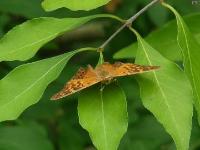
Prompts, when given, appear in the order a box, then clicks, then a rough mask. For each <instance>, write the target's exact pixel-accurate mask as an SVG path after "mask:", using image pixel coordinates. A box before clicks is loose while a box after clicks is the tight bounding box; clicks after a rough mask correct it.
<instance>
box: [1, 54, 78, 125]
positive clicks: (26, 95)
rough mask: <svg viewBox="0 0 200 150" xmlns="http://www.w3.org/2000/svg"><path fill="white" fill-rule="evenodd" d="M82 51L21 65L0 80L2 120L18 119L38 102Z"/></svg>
mask: <svg viewBox="0 0 200 150" xmlns="http://www.w3.org/2000/svg"><path fill="white" fill-rule="evenodd" d="M80 51H81V50H77V51H73V52H69V53H66V54H63V55H60V56H57V57H53V58H48V59H44V60H40V61H37V62H33V63H30V64H25V65H21V66H19V67H17V68H16V69H14V70H13V71H11V72H10V73H9V74H8V75H7V76H6V77H5V78H3V79H2V80H0V121H5V120H13V119H16V118H17V117H18V116H19V115H20V114H21V113H22V112H23V111H24V110H25V109H26V108H28V107H29V106H31V105H33V104H35V103H37V102H38V101H39V99H40V98H41V97H42V95H43V93H44V91H45V89H46V87H47V86H48V84H50V83H51V82H52V81H54V80H55V79H56V78H57V77H58V76H59V74H60V73H61V71H62V70H63V68H64V67H65V65H66V63H67V62H68V61H69V59H70V58H71V57H72V56H73V55H75V54H76V53H78V52H80Z"/></svg>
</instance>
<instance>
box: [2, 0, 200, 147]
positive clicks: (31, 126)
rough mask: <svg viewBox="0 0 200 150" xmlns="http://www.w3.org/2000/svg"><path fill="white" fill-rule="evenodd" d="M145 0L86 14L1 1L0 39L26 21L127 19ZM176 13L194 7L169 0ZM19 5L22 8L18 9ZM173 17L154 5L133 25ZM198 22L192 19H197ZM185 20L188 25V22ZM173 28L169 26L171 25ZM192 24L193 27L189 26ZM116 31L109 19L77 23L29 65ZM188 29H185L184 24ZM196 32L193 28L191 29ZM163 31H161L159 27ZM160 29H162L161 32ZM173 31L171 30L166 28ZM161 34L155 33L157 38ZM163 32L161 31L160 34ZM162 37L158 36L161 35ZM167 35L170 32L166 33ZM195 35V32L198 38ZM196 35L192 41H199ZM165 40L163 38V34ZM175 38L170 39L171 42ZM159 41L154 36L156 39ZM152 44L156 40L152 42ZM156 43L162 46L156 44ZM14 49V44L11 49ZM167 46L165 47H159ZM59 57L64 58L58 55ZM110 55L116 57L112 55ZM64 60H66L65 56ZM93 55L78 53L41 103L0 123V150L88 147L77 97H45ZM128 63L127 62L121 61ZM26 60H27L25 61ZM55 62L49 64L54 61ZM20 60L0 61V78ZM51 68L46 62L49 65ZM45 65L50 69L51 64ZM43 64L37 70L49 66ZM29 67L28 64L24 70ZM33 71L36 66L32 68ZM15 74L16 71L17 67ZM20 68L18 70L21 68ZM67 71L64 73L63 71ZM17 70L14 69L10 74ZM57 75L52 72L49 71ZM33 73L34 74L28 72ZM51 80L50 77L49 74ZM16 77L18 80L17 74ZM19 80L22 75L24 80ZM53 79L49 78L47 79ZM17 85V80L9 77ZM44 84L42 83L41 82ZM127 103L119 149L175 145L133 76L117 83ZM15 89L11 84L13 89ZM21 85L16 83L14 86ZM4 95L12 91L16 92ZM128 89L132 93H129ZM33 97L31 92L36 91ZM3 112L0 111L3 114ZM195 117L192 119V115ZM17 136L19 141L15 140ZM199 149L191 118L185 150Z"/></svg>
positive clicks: (146, 27)
mask: <svg viewBox="0 0 200 150" xmlns="http://www.w3.org/2000/svg"><path fill="white" fill-rule="evenodd" d="M148 2H149V1H148V0H134V1H133V0H113V1H112V3H110V4H108V5H106V6H103V7H101V8H98V9H95V10H92V11H90V12H85V11H79V12H72V11H70V10H68V9H65V8H62V9H58V10H56V11H54V12H45V11H44V10H43V9H42V7H41V0H28V1H27V0H15V1H12V0H1V1H0V36H3V35H4V34H5V33H6V32H7V31H9V30H10V29H11V28H12V27H14V26H15V25H17V24H21V23H23V22H24V21H26V20H28V19H32V18H35V17H44V16H50V17H58V18H62V17H80V16H82V17H83V16H88V15H93V14H97V13H114V14H116V15H118V16H120V17H122V18H128V17H130V16H131V15H133V14H134V13H136V12H137V11H138V10H139V9H140V8H141V7H143V6H144V5H145V4H146V3H148ZM169 2H170V4H172V5H173V6H174V7H175V8H176V9H177V10H178V11H179V12H180V13H181V14H182V15H192V13H195V12H199V10H200V7H199V6H197V5H195V6H194V5H192V4H191V1H187V0H184V1H183V0H176V1H172V0H171V1H169ZM22 7H23V9H22ZM173 17H174V16H173V15H172V14H171V13H170V12H169V11H167V10H166V9H163V8H162V7H160V6H158V7H154V8H153V9H150V10H149V11H148V12H147V13H145V14H144V15H143V16H141V17H140V18H139V19H138V20H137V21H136V22H135V24H134V27H135V28H136V29H137V30H138V31H139V32H140V33H141V34H142V35H143V36H146V35H147V34H148V33H150V32H152V31H154V30H155V29H157V28H159V29H162V28H163V25H164V24H165V23H167V22H168V21H169V20H171V19H172V18H173ZM197 18H198V17H197ZM188 22H190V21H188ZM174 24H175V22H174ZM198 24H200V20H198V19H197V21H196V24H192V25H193V28H192V29H193V30H192V31H193V32H195V33H197V31H198V33H200V31H199V30H198V29H197V28H199V26H198ZM195 25H196V26H195ZM118 27H119V23H117V22H116V21H113V20H108V19H100V20H98V21H93V22H90V23H87V24H86V25H83V26H82V27H81V28H79V29H76V30H73V31H71V32H68V33H66V34H64V35H62V36H60V37H58V38H56V39H55V40H53V41H51V42H50V43H48V44H46V45H45V46H44V47H42V49H41V50H40V51H39V52H38V53H37V54H36V55H35V57H34V58H32V59H31V60H29V61H30V62H32V61H36V60H40V59H44V58H48V57H50V56H55V55H58V54H63V53H66V52H67V51H70V50H72V49H78V48H80V47H86V46H94V47H96V46H99V45H100V44H101V43H102V42H103V41H104V40H105V39H106V38H107V37H108V36H109V35H110V34H111V33H113V32H114V31H115V30H116V29H117V28H118ZM189 27H190V26H189ZM195 29H197V30H195ZM163 30H164V29H163ZM161 31H162V30H161ZM172 31H173V30H172ZM161 33H162V32H158V34H161ZM163 33H165V34H166V33H167V32H163ZM163 33H162V36H163ZM171 33H173V32H171ZM198 35H199V34H198ZM198 35H197V37H199V36H198ZM167 37H169V36H167ZM175 38H176V37H175V35H174V36H173V35H172V36H171V37H170V39H164V40H165V41H166V40H168V41H170V40H171V39H175ZM158 39H159V38H158ZM133 40H135V41H136V37H135V36H134V35H133V34H132V33H131V32H130V31H128V30H125V31H123V32H122V33H121V34H120V35H119V36H117V38H115V39H114V40H113V41H112V42H111V43H110V44H109V46H108V47H107V49H106V50H105V51H106V52H105V54H106V60H109V61H111V62H112V61H114V60H113V59H112V57H113V54H115V53H116V52H117V51H118V50H120V49H121V48H123V47H125V46H127V45H129V44H132V43H133ZM156 42H157V41H156ZM160 43H162V42H160ZM11 46H13V47H15V45H11ZM165 47H166V48H168V47H167V46H165ZM162 54H164V56H166V57H167V58H170V59H171V60H175V61H179V60H180V55H179V54H177V53H173V51H172V52H170V53H167V50H166V52H163V53H162ZM63 57H64V56H63ZM115 57H117V56H116V54H115ZM66 59H67V58H66ZM97 59H98V56H97V55H95V53H94V54H93V53H86V54H84V55H83V54H78V55H77V56H75V57H73V59H72V61H70V63H69V64H68V65H67V67H66V68H65V69H64V71H63V72H62V75H61V76H60V77H59V78H58V80H56V81H55V82H54V83H52V84H51V85H50V86H49V87H48V88H47V90H46V91H45V93H44V96H43V97H42V100H41V101H40V102H39V103H37V104H35V105H34V106H32V107H30V108H28V109H27V110H26V111H25V112H24V113H23V114H22V115H21V116H20V118H19V119H17V120H16V121H7V122H3V123H1V124H0V133H1V134H0V149H3V150H12V149H13V150H25V149H30V148H32V149H41V150H53V149H58V150H65V149H68V150H86V149H94V148H93V146H92V143H91V141H90V138H89V135H88V133H87V132H86V131H84V130H83V129H82V128H81V127H80V125H79V123H78V117H77V116H78V115H77V100H75V99H77V95H73V96H71V97H68V98H66V99H65V100H64V101H58V102H52V101H49V99H50V96H52V94H53V93H55V92H56V91H57V90H58V89H60V88H61V87H62V85H63V83H65V82H66V81H67V80H68V79H69V78H70V77H71V76H72V75H73V73H74V72H75V71H76V70H77V69H78V68H79V67H80V66H83V65H85V64H96V63H97V62H96V60H97ZM127 60H128V61H129V58H127ZM29 61H27V62H29ZM56 61H57V60H56V58H55V59H54V60H52V61H51V63H52V65H53V64H55V63H56ZM22 63H23V62H19V61H14V62H1V63H0V77H1V78H3V77H4V76H5V75H7V74H8V73H9V72H10V71H11V70H13V69H14V68H15V67H16V66H18V65H19V64H22ZM50 65H51V64H50ZM52 65H51V66H52ZM51 66H46V65H45V64H44V66H43V68H45V67H46V68H47V69H48V67H51ZM25 67H29V66H25ZM35 67H38V66H37V65H36V66H35ZM18 69H19V70H20V68H18ZM22 69H24V68H22ZM69 70H70V71H69ZM16 71H18V70H16ZM55 71H58V70H55ZM34 73H35V72H34ZM55 76H56V75H55ZM20 77H21V76H20ZM24 78H25V77H24ZM52 78H53V77H52ZM13 80H16V81H18V80H19V79H13ZM49 80H51V79H49ZM45 82H47V81H45ZM119 83H120V84H121V85H122V87H123V89H124V90H125V93H126V95H127V100H128V106H129V107H128V112H129V127H128V132H127V133H126V134H125V136H124V137H123V139H122V142H121V144H120V147H119V149H122V150H132V149H137V150H155V149H159V150H173V149H175V146H174V144H173V141H172V139H171V138H170V137H169V135H168V134H167V133H166V132H165V131H164V129H163V127H162V126H161V125H160V124H159V123H158V122H157V121H156V120H155V118H154V117H153V116H152V115H151V113H150V112H149V111H147V110H146V109H145V108H144V107H143V106H142V104H141V100H140V98H139V86H138V84H137V82H136V81H135V79H134V78H132V77H130V78H125V79H120V81H119ZM17 86H18V85H16V87H17ZM20 86H21V85H20ZM9 91H11V92H13V93H15V92H16V88H14V87H12V88H11V89H9ZM133 91H134V92H133ZM36 93H37V92H36ZM0 108H1V106H0ZM0 112H1V111H0ZM4 113H5V111H3V112H1V115H4ZM194 118H196V117H194ZM19 137H20V138H19ZM199 148H200V130H199V126H198V125H197V121H196V119H194V121H193V130H192V137H191V143H190V149H191V150H198V149H199Z"/></svg>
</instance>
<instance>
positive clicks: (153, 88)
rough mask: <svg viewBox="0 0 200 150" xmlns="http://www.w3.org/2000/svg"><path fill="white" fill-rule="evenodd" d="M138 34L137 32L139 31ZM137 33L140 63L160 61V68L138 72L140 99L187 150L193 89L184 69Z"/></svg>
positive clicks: (178, 145)
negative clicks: (144, 72) (140, 73)
mask: <svg viewBox="0 0 200 150" xmlns="http://www.w3.org/2000/svg"><path fill="white" fill-rule="evenodd" d="M136 34H137V33H136ZM137 37H138V43H139V44H138V46H139V47H138V52H137V57H136V63H137V64H143V65H158V66H160V69H159V70H158V71H154V72H150V73H147V74H143V75H139V76H138V77H137V80H138V83H139V85H140V92H141V99H142V102H143V104H144V106H145V107H146V108H147V109H148V110H150V111H151V112H152V113H153V114H154V116H155V117H156V118H157V120H158V121H159V122H160V123H161V124H162V125H163V126H164V128H165V129H166V131H167V132H168V133H169V134H170V135H171V136H172V138H173V139H174V141H175V143H176V146H177V149H178V150H188V147H189V140H190V133H191V125H192V113H193V106H192V99H193V96H192V89H191V85H190V83H189V81H188V79H187V77H186V76H185V74H184V72H183V71H182V70H181V69H180V68H179V67H178V66H177V65H176V64H174V63H173V62H171V61H169V60H167V59H166V58H164V57H163V56H162V55H160V54H159V53H158V52H157V51H156V50H155V49H154V48H152V47H151V46H150V45H149V44H148V43H147V42H146V41H144V40H143V39H142V37H141V36H140V35H139V34H137Z"/></svg>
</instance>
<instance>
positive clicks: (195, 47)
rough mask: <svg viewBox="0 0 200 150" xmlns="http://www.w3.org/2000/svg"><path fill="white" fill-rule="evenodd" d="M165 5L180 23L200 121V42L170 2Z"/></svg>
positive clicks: (184, 56)
mask: <svg viewBox="0 0 200 150" xmlns="http://www.w3.org/2000/svg"><path fill="white" fill-rule="evenodd" d="M163 5H164V6H165V7H167V8H169V9H170V10H171V11H172V12H173V13H174V14H175V16H176V20H177V25H178V43H179V45H180V47H181V50H182V53H183V58H184V59H183V63H184V69H185V72H186V74H187V76H188V77H189V79H190V82H191V84H192V87H193V93H194V97H195V101H194V102H195V107H196V110H197V113H198V120H199V123H200V76H199V75H200V63H199V57H200V44H199V43H198V42H197V41H196V39H195V38H194V36H193V35H192V34H191V32H190V30H189V28H188V27H187V25H186V23H185V22H184V20H183V19H182V17H181V16H180V15H179V14H178V12H177V11H176V10H175V9H174V8H173V7H171V6H170V5H168V4H165V3H163Z"/></svg>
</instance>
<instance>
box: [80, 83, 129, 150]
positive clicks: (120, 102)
mask: <svg viewBox="0 0 200 150" xmlns="http://www.w3.org/2000/svg"><path fill="white" fill-rule="evenodd" d="M78 103H79V104H78V112H79V121H80V124H81V126H82V127H83V128H84V129H86V130H87V131H88V132H89V134H90V137H91V139H92V141H93V143H94V145H95V146H96V148H97V149H98V150H116V149H117V147H118V145H119V143H120V140H121V138H122V136H123V135H124V133H125V132H126V130H127V126H128V120H127V108H126V98H125V95H124V92H123V91H122V89H121V88H120V87H118V86H117V85H115V84H112V85H108V86H106V87H105V88H104V89H101V88H100V87H98V86H95V87H92V88H89V89H87V90H85V91H83V92H81V94H80V96H79V101H78Z"/></svg>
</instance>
